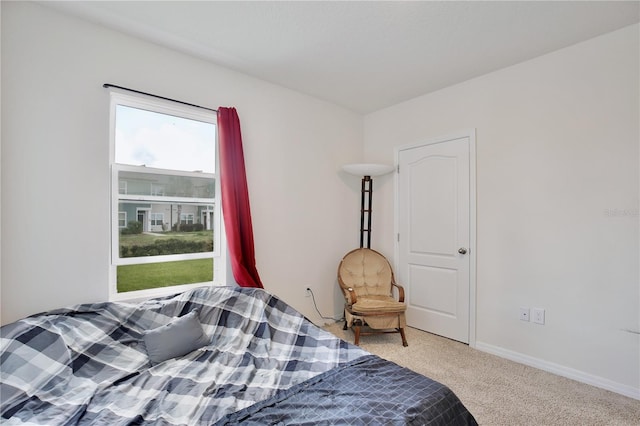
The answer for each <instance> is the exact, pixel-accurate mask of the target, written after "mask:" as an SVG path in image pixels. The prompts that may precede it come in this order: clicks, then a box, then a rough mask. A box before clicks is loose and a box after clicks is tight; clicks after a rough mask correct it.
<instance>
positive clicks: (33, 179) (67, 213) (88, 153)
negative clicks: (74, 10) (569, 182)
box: [1, 2, 362, 323]
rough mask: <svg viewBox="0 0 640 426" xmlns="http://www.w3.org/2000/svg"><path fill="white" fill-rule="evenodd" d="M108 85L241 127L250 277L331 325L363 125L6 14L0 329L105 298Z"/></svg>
mask: <svg viewBox="0 0 640 426" xmlns="http://www.w3.org/2000/svg"><path fill="white" fill-rule="evenodd" d="M103 83H112V84H117V85H122V86H125V87H131V88H135V89H138V90H142V91H147V92H151V93H156V94H160V95H163V96H167V97H171V98H175V99H180V100H183V101H187V102H190V103H194V104H200V105H206V106H210V107H214V108H215V107H218V106H235V107H236V108H237V109H238V113H239V115H240V120H241V124H242V132H243V138H244V147H245V160H246V167H247V175H248V184H249V191H250V197H251V207H252V213H253V225H254V234H255V235H254V236H255V242H256V253H257V263H258V265H257V266H258V270H259V271H260V273H261V277H262V280H263V282H264V284H265V287H266V289H267V290H269V291H271V292H273V293H275V294H277V295H279V296H280V297H282V298H283V299H285V300H286V301H287V302H289V303H290V304H292V305H293V306H294V307H296V308H297V309H299V310H300V311H301V312H302V313H304V314H305V315H307V316H308V317H310V318H311V319H314V320H318V319H319V318H318V316H317V315H316V314H315V311H314V309H313V305H312V303H311V299H309V298H306V297H305V290H304V289H305V288H306V287H311V288H313V289H314V291H315V294H316V297H317V300H318V305H319V308H320V309H321V310H322V311H323V313H324V314H325V315H329V314H331V315H333V314H334V310H335V303H334V299H335V297H334V293H335V288H336V287H337V282H336V278H335V274H336V272H335V271H336V269H335V268H336V265H337V262H338V261H339V259H340V258H341V256H342V255H343V254H344V253H345V252H346V251H348V249H350V248H351V247H352V246H354V245H355V244H357V238H358V234H357V228H356V225H357V223H356V222H357V218H356V217H354V218H353V220H352V221H351V220H347V221H345V220H344V218H345V217H349V218H351V216H354V215H356V213H357V212H355V211H354V208H355V207H356V205H357V204H356V203H357V198H356V195H355V194H356V193H357V192H356V191H357V186H356V187H354V186H353V185H352V184H351V183H350V182H347V181H345V178H344V176H342V175H341V174H340V173H338V170H339V168H340V166H341V165H342V164H343V163H344V162H353V161H360V160H361V159H362V158H361V156H362V117H361V116H359V115H357V114H354V113H352V112H349V111H347V110H344V109H341V108H338V107H336V106H333V105H331V104H328V103H325V102H322V101H319V100H316V99H314V98H311V97H307V96H304V95H301V94H299V93H296V92H293V91H290V90H287V89H284V88H281V87H278V86H275V85H271V84H268V83H265V82H262V81H260V80H256V79H253V78H250V77H247V76H244V75H241V74H238V73H236V72H232V71H229V70H226V69H224V68H220V67H217V66H214V65H212V64H210V63H207V62H204V61H201V60H198V59H195V58H193V57H190V56H186V55H182V54H179V53H177V52H175V51H171V50H168V49H164V48H161V47H159V46H156V45H153V44H150V43H146V42H143V41H141V40H138V39H135V38H132V37H128V36H125V35H123V34H119V33H117V32H114V31H110V30H107V29H105V28H102V27H99V26H96V25H93V24H90V23H86V22H83V21H80V20H78V19H75V18H71V17H67V16H65V15H62V14H59V13H58V12H56V11H54V10H51V9H49V8H47V7H45V6H41V5H37V4H31V3H18V2H2V124H3V126H2V288H1V299H2V300H1V310H2V316H1V318H2V323H7V322H10V321H13V320H15V319H17V318H20V317H22V316H25V315H29V314H33V313H37V312H39V311H42V310H46V309H50V308H56V307H61V306H66V305H69V304H74V303H81V302H93V301H103V300H106V299H107V297H108V289H107V281H108V267H109V243H110V239H109V238H110V237H109V235H110V233H109V199H110V195H109V155H108V154H109V143H108V122H109V111H108V105H109V98H108V92H107V90H106V89H104V88H102V84H103Z"/></svg>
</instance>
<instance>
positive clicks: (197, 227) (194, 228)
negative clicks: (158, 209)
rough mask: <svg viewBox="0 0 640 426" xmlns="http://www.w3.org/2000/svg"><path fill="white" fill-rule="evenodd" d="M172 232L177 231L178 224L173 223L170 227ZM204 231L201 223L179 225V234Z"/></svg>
mask: <svg viewBox="0 0 640 426" xmlns="http://www.w3.org/2000/svg"><path fill="white" fill-rule="evenodd" d="M171 230H172V231H174V232H175V231H177V230H178V224H177V223H174V224H173V226H172V227H171ZM198 231H204V225H203V224H201V223H183V224H181V225H180V232H198Z"/></svg>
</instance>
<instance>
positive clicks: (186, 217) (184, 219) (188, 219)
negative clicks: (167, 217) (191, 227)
mask: <svg viewBox="0 0 640 426" xmlns="http://www.w3.org/2000/svg"><path fill="white" fill-rule="evenodd" d="M180 223H181V224H183V225H187V224H193V214H191V213H189V214H181V215H180Z"/></svg>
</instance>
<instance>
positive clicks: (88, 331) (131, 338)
mask: <svg viewBox="0 0 640 426" xmlns="http://www.w3.org/2000/svg"><path fill="white" fill-rule="evenodd" d="M194 310H197V316H198V319H199V321H200V323H201V325H202V329H203V331H204V333H205V335H206V340H207V341H206V342H205V345H204V346H202V347H200V348H198V349H195V350H193V351H191V352H188V353H187V354H185V355H182V356H179V357H177V358H172V359H168V360H166V361H163V362H160V363H158V364H156V365H152V364H151V363H150V361H149V357H148V355H147V351H146V348H145V344H144V334H145V332H147V331H148V330H152V329H155V328H157V327H160V326H163V325H166V324H169V323H171V322H172V321H175V317H182V316H184V315H186V314H188V313H190V312H192V311H194ZM0 337H1V346H0V361H1V362H2V367H1V380H0V401H1V406H0V417H1V418H2V423H3V424H12V425H13V424H15V425H70V424H79V425H82V424H103V425H131V424H136V425H138V424H149V425H150V424H154V425H211V424H216V423H217V424H239V423H241V424H251V423H253V424H372V423H376V424H381V423H384V424H460V425H465V424H475V420H474V419H473V416H472V415H471V414H470V413H469V412H468V411H467V410H466V408H465V407H464V406H463V405H462V403H460V401H459V400H458V398H457V397H456V396H455V395H454V394H453V393H452V392H451V391H450V390H449V389H448V388H446V386H444V385H442V384H439V383H437V382H434V381H432V380H430V379H428V378H426V377H424V376H422V375H419V374H416V373H414V372H411V371H410V370H407V369H403V368H401V367H399V366H397V365H396V364H394V363H391V362H389V361H386V360H383V359H381V358H378V357H376V356H374V355H371V354H369V353H367V352H365V351H363V350H362V349H360V348H358V347H357V346H353V345H351V344H348V343H346V342H344V341H342V340H340V339H338V338H336V337H335V336H333V335H332V334H330V333H328V332H326V331H324V330H322V329H320V328H318V327H316V326H315V325H313V324H312V323H311V322H310V321H308V320H306V319H305V318H304V317H303V316H302V315H301V314H300V313H298V312H297V311H295V310H294V309H293V308H291V307H290V306H288V305H287V304H285V303H284V302H283V301H281V300H280V299H278V298H276V297H274V296H272V295H270V294H269V293H267V292H265V291H263V290H258V289H242V288H238V287H203V288H198V289H195V290H191V291H187V292H184V293H180V294H177V295H175V296H171V297H166V298H159V299H152V300H149V301H145V302H142V303H136V304H130V303H115V302H114V303H100V304H84V305H78V306H75V307H73V308H68V309H61V310H56V311H50V312H46V313H43V314H39V315H35V316H32V317H29V318H25V319H23V320H20V321H17V322H15V323H12V324H8V325H6V326H3V327H2V328H0Z"/></svg>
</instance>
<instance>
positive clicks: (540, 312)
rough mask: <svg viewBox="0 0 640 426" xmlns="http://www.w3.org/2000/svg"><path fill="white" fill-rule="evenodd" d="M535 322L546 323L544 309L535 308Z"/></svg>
mask: <svg viewBox="0 0 640 426" xmlns="http://www.w3.org/2000/svg"><path fill="white" fill-rule="evenodd" d="M533 322H535V323H536V324H544V309H541V308H533Z"/></svg>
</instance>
